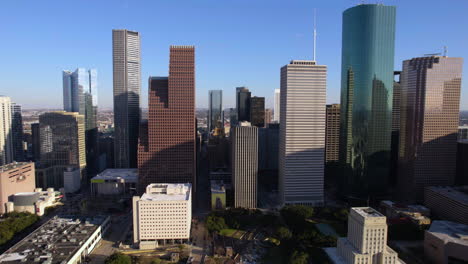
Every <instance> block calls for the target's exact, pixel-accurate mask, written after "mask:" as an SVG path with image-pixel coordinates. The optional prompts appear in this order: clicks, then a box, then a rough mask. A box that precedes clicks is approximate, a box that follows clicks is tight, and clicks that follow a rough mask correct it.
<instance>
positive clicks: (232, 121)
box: [229, 108, 237, 127]
mask: <svg viewBox="0 0 468 264" xmlns="http://www.w3.org/2000/svg"><path fill="white" fill-rule="evenodd" d="M229 126H230V127H234V126H237V109H235V108H229Z"/></svg>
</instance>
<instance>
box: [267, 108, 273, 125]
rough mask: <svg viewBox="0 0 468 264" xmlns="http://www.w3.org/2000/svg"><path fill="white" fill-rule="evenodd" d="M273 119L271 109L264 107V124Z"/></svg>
mask: <svg viewBox="0 0 468 264" xmlns="http://www.w3.org/2000/svg"><path fill="white" fill-rule="evenodd" d="M272 121H273V111H271V109H270V108H266V109H265V126H267V125H268V124H271V122H272Z"/></svg>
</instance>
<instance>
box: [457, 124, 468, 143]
mask: <svg viewBox="0 0 468 264" xmlns="http://www.w3.org/2000/svg"><path fill="white" fill-rule="evenodd" d="M464 139H468V126H467V125H463V126H459V127H458V140H464Z"/></svg>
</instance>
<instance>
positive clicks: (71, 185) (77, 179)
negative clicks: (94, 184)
mask: <svg viewBox="0 0 468 264" xmlns="http://www.w3.org/2000/svg"><path fill="white" fill-rule="evenodd" d="M63 188H64V189H65V192H66V193H74V192H77V191H78V190H79V189H80V188H81V170H80V168H73V167H68V168H66V170H65V171H64V172H63Z"/></svg>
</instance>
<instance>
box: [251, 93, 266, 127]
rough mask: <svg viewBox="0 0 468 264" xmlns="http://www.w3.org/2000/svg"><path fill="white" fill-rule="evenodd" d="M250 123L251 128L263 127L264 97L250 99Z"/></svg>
mask: <svg viewBox="0 0 468 264" xmlns="http://www.w3.org/2000/svg"><path fill="white" fill-rule="evenodd" d="M250 123H251V124H252V126H256V127H264V126H265V97H257V96H254V97H252V98H250Z"/></svg>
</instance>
